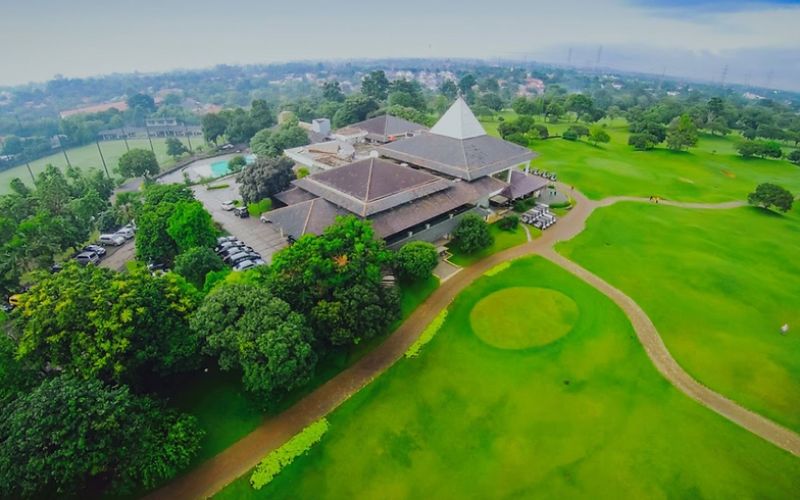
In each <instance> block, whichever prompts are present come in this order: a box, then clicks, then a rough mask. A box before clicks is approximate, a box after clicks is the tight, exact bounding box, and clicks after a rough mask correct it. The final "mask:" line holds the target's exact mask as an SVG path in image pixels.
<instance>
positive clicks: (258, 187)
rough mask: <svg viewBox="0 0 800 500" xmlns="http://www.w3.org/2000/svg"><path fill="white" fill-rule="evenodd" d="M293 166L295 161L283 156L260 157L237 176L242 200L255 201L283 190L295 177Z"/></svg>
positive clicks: (246, 201)
mask: <svg viewBox="0 0 800 500" xmlns="http://www.w3.org/2000/svg"><path fill="white" fill-rule="evenodd" d="M293 166H294V162H292V160H290V159H288V158H286V157H283V156H281V157H279V158H261V157H259V158H258V159H257V160H256V161H255V163H253V164H252V165H250V166H249V167H247V168H246V169H244V170H242V171H241V172H240V173H239V176H238V177H237V181H238V182H239V194H240V195H241V196H242V200H243V201H244V202H245V203H253V202H256V201H261V200H263V199H265V198H269V197H271V196H273V195H275V194H277V193H279V192H281V191H283V190H284V189H286V188H287V187H289V184H290V183H291V181H292V179H294V172H293V170H292V167H293Z"/></svg>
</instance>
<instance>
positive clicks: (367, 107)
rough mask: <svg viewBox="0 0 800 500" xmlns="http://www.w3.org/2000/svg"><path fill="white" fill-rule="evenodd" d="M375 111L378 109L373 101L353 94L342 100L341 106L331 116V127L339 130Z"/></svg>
mask: <svg viewBox="0 0 800 500" xmlns="http://www.w3.org/2000/svg"><path fill="white" fill-rule="evenodd" d="M376 109H378V103H377V102H375V100H374V99H372V98H370V97H367V96H365V95H362V94H353V95H351V96H348V97H347V99H345V100H344V102H343V103H342V106H341V107H340V108H339V110H338V111H336V114H335V115H333V126H334V127H337V128H339V127H344V126H346V125H350V124H351V123H356V122H360V121H362V120H365V119H366V118H367V115H368V114H370V113H371V112H373V111H375V110H376Z"/></svg>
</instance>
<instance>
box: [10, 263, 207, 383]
mask: <svg viewBox="0 0 800 500" xmlns="http://www.w3.org/2000/svg"><path fill="white" fill-rule="evenodd" d="M199 299H200V296H199V294H198V292H197V291H196V290H195V289H194V287H192V286H189V284H188V283H186V281H185V280H184V279H183V278H181V277H180V276H178V275H176V274H174V273H167V274H165V275H163V276H152V275H151V274H150V272H149V271H148V270H147V269H145V268H144V266H138V267H136V268H135V269H133V270H131V271H130V272H128V273H125V274H122V273H117V272H114V271H111V270H108V269H105V268H100V267H95V266H86V267H81V266H78V265H77V264H74V263H70V264H68V265H65V266H64V269H63V270H62V271H61V272H59V273H56V274H46V275H42V276H41V279H39V281H38V282H37V284H36V285H35V286H33V287H32V288H31V289H30V290H29V291H28V292H26V293H25V294H23V295H22V298H21V300H20V305H19V306H18V309H19V311H20V312H19V314H17V315H16V317H15V319H14V323H13V328H14V332H15V335H16V337H17V338H18V339H19V344H18V346H17V353H16V357H17V359H19V360H20V361H21V362H24V363H30V365H32V366H36V367H37V368H39V369H41V370H45V369H57V370H63V371H64V372H67V373H70V374H72V375H74V376H77V377H80V378H84V379H90V378H98V379H101V380H104V381H106V382H109V383H120V382H125V383H132V384H147V383H150V382H152V381H153V377H154V376H162V375H167V374H170V373H176V372H180V371H184V370H187V369H190V368H193V367H195V366H196V364H197V361H198V359H197V352H198V348H199V346H198V341H197V338H196V337H195V336H194V335H192V333H191V331H190V330H189V324H188V316H189V314H190V313H191V312H192V311H193V310H194V309H195V308H196V307H197V305H198V302H199ZM53 311H58V314H53Z"/></svg>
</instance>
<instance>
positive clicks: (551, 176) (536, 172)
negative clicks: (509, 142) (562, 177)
mask: <svg viewBox="0 0 800 500" xmlns="http://www.w3.org/2000/svg"><path fill="white" fill-rule="evenodd" d="M531 173H532V174H533V175H538V176H539V177H544V178H545V179H549V180H551V181H553V182H555V181H557V180H558V177H557V176H556V174H555V173H554V172H547V171H546V170H539V169H538V168H534V169H533V170H532V171H531Z"/></svg>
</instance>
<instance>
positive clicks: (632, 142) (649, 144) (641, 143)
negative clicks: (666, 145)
mask: <svg viewBox="0 0 800 500" xmlns="http://www.w3.org/2000/svg"><path fill="white" fill-rule="evenodd" d="M628 146H633V149H635V150H637V151H646V150H648V149H653V147H655V140H654V137H653V136H651V135H650V134H631V135H630V136H629V137H628Z"/></svg>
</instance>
